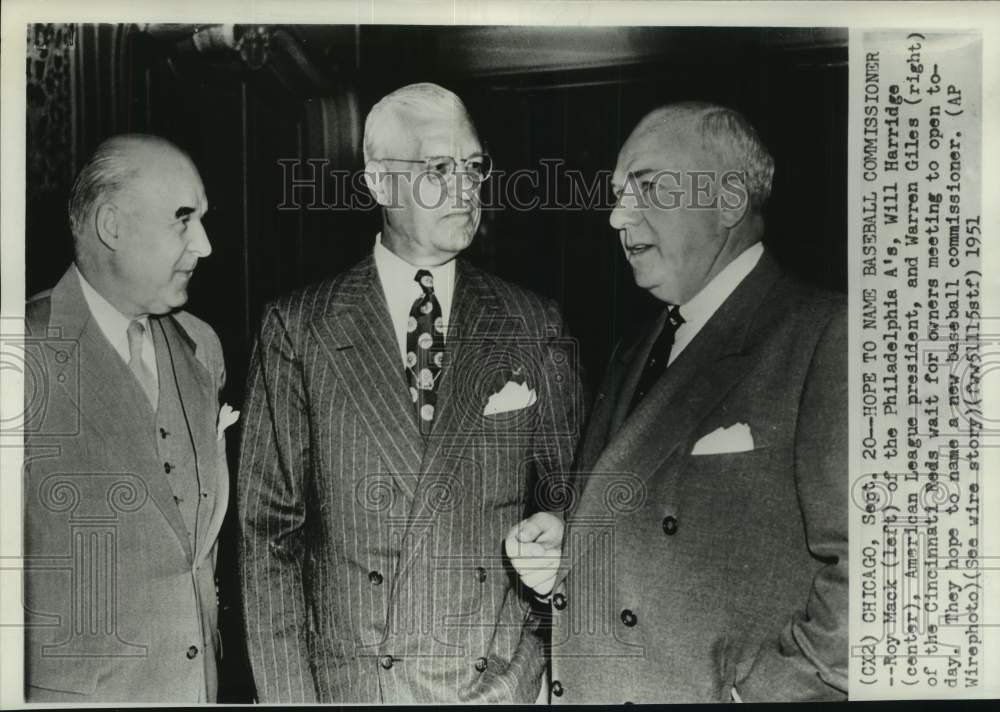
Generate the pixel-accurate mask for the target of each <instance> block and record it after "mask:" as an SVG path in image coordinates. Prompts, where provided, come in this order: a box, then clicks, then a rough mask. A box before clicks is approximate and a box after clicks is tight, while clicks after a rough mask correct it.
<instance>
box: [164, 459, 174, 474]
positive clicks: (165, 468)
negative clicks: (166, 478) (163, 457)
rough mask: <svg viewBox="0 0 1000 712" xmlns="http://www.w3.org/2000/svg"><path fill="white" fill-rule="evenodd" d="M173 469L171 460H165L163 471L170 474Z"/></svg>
mask: <svg viewBox="0 0 1000 712" xmlns="http://www.w3.org/2000/svg"><path fill="white" fill-rule="evenodd" d="M172 469H174V466H173V465H171V464H170V463H169V462H164V463H163V471H164V472H166V473H167V474H168V475H169V474H170V471H171V470H172Z"/></svg>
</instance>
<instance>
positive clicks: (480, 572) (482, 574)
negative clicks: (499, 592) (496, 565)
mask: <svg viewBox="0 0 1000 712" xmlns="http://www.w3.org/2000/svg"><path fill="white" fill-rule="evenodd" d="M476 578H477V579H478V580H479V583H483V582H484V581H485V580H486V569H484V568H483V567H482V566H477V567H476Z"/></svg>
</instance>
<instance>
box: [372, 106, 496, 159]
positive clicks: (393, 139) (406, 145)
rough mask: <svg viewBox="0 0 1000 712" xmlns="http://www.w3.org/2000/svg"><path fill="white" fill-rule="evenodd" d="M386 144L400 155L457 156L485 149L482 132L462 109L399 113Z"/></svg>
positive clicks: (407, 156)
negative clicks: (483, 147) (426, 112)
mask: <svg viewBox="0 0 1000 712" xmlns="http://www.w3.org/2000/svg"><path fill="white" fill-rule="evenodd" d="M395 129H396V130H395V131H394V134H393V135H392V136H389V137H388V140H387V141H386V144H387V145H389V146H392V147H393V150H395V151H397V152H399V151H401V152H402V153H400V154H399V155H398V156H397V157H399V158H426V157H428V156H454V157H456V158H464V157H466V156H469V155H471V154H473V153H480V152H481V151H482V144H481V143H480V142H479V135H478V134H477V133H476V129H475V127H474V126H473V125H472V122H471V120H470V119H469V117H468V116H467V115H466V114H465V112H464V111H462V110H461V109H456V110H454V111H451V112H449V111H441V112H435V113H433V114H429V115H426V116H422V117H412V116H409V117H404V116H401V117H399V120H398V121H397V122H396V127H395Z"/></svg>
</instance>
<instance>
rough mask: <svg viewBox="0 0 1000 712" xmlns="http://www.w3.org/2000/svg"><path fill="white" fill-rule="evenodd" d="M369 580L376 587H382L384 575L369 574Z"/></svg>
mask: <svg viewBox="0 0 1000 712" xmlns="http://www.w3.org/2000/svg"><path fill="white" fill-rule="evenodd" d="M368 580H369V581H371V582H372V584H374V585H375V586H381V585H382V574H380V573H379V572H378V571H371V572H369V573H368Z"/></svg>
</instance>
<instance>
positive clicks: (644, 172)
mask: <svg viewBox="0 0 1000 712" xmlns="http://www.w3.org/2000/svg"><path fill="white" fill-rule="evenodd" d="M651 173H656V171H655V170H654V169H652V168H640V169H639V170H638V171H636V172H635V173H633V172H631V171H630V172H628V173H626V174H625V180H624V181H622V183H621V185H616V184H615V182H614V181H612V182H611V187H612V188H613V190H614V193H615V195H620V194H621V192H622V191H623V190H625V183H628V182H629V181H630V180H642V179H643V178H645V177H646V176H648V175H650V174H651Z"/></svg>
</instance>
